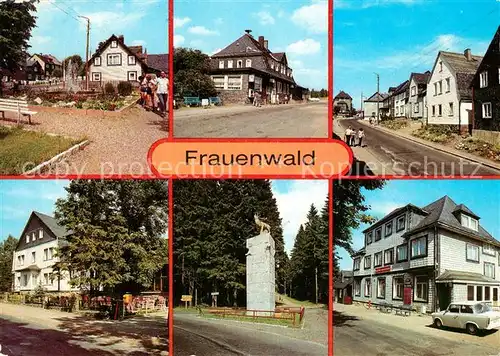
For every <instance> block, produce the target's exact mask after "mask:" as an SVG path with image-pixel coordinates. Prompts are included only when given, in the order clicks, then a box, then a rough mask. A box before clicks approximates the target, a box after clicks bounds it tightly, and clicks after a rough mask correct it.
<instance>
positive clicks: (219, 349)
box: [174, 313, 328, 356]
mask: <svg viewBox="0 0 500 356" xmlns="http://www.w3.org/2000/svg"><path fill="white" fill-rule="evenodd" d="M288 331H289V330H288V329H286V330H285V329H284V328H282V327H278V326H269V327H264V326H262V327H256V326H255V325H254V324H248V323H238V322H234V321H224V320H212V319H204V318H198V317H197V316H196V315H193V314H182V313H177V314H175V317H174V355H175V356H212V355H213V356H234V355H248V356H250V355H251V356H261V355H262V356H281V355H283V356H316V355H317V356H326V355H327V354H328V347H327V345H323V344H320V343H316V342H311V341H307V340H303V339H299V338H297V337H293V336H291V335H287V334H289V332H288ZM294 331H295V330H294ZM301 332H302V330H300V329H297V330H296V334H297V335H299V334H301Z"/></svg>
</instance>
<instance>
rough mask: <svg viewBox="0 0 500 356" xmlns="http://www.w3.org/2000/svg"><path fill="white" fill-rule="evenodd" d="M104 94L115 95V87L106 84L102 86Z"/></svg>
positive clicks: (111, 84)
mask: <svg viewBox="0 0 500 356" xmlns="http://www.w3.org/2000/svg"><path fill="white" fill-rule="evenodd" d="M104 93H106V94H114V93H115V86H114V85H113V83H106V85H104Z"/></svg>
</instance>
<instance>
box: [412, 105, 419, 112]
mask: <svg viewBox="0 0 500 356" xmlns="http://www.w3.org/2000/svg"><path fill="white" fill-rule="evenodd" d="M419 106H420V105H419V104H418V103H417V104H413V108H414V109H413V111H414V112H415V113H418V110H419Z"/></svg>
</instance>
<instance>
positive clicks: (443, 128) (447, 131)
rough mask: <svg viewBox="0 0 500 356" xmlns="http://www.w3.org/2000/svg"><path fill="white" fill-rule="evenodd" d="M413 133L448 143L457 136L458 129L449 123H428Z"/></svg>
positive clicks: (432, 140) (422, 137) (420, 136)
mask: <svg viewBox="0 0 500 356" xmlns="http://www.w3.org/2000/svg"><path fill="white" fill-rule="evenodd" d="M412 135H413V136H415V137H418V138H421V139H424V140H427V141H431V142H437V143H448V142H451V141H453V140H455V139H456V138H457V134H456V129H455V128H454V127H453V126H449V125H428V126H425V127H422V128H421V129H418V130H415V131H413V132H412Z"/></svg>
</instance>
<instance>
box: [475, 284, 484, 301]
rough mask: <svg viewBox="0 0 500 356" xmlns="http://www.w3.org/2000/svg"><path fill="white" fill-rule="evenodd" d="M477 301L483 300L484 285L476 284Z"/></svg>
mask: <svg viewBox="0 0 500 356" xmlns="http://www.w3.org/2000/svg"><path fill="white" fill-rule="evenodd" d="M476 301H477V302H482V301H483V286H476Z"/></svg>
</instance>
